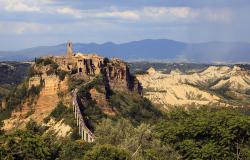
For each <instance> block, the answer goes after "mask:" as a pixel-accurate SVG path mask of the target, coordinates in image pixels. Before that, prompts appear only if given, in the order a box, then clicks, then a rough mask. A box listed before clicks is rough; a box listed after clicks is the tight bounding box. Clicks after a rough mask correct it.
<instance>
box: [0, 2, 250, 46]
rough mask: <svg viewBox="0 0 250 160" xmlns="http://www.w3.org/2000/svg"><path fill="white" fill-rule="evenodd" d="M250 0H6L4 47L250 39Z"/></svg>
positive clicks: (1, 20) (1, 25)
mask: <svg viewBox="0 0 250 160" xmlns="http://www.w3.org/2000/svg"><path fill="white" fill-rule="evenodd" d="M249 30H250V0H0V47H1V48H0V50H18V49H22V48H30V47H34V46H43V45H56V44H60V43H65V42H67V41H72V42H74V43H76V42H82V43H90V42H96V43H104V42H114V43H124V42H129V41H135V40H142V39H172V40H178V41H183V42H190V43H199V42H207V41H230V42H231V41H234V42H235V41H240V42H250V31H249Z"/></svg>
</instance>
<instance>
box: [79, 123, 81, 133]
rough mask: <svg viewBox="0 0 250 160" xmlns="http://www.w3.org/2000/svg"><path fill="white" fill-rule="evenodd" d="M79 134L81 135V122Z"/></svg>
mask: <svg viewBox="0 0 250 160" xmlns="http://www.w3.org/2000/svg"><path fill="white" fill-rule="evenodd" d="M79 135H81V123H79Z"/></svg>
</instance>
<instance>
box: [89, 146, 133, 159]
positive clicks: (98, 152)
mask: <svg viewBox="0 0 250 160" xmlns="http://www.w3.org/2000/svg"><path fill="white" fill-rule="evenodd" d="M129 158H130V157H129V154H128V152H127V151H126V150H124V149H119V148H117V147H114V146H111V145H100V146H98V145H97V146H95V147H94V148H93V150H91V151H89V152H87V153H86V155H85V156H84V160H93V159H95V160H111V159H114V160H127V159H129Z"/></svg>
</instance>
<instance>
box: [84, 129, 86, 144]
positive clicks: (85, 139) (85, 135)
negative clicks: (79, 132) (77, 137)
mask: <svg viewBox="0 0 250 160" xmlns="http://www.w3.org/2000/svg"><path fill="white" fill-rule="evenodd" d="M84 141H86V142H87V132H85V131H84Z"/></svg>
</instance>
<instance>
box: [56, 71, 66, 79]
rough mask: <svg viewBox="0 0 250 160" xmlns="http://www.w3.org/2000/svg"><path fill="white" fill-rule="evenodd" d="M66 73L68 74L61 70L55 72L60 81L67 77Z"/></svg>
mask: <svg viewBox="0 0 250 160" xmlns="http://www.w3.org/2000/svg"><path fill="white" fill-rule="evenodd" d="M67 73H68V72H66V71H63V70H58V71H57V75H58V76H59V79H60V80H61V81H63V80H64V78H65V76H66V75H67Z"/></svg>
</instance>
